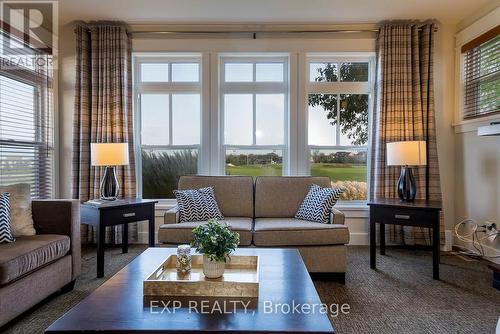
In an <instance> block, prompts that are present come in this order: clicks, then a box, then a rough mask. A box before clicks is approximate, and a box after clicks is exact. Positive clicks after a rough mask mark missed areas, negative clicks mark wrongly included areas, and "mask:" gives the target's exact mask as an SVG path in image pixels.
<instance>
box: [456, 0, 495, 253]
mask: <svg viewBox="0 0 500 334" xmlns="http://www.w3.org/2000/svg"><path fill="white" fill-rule="evenodd" d="M471 17H473V18H474V19H475V20H470V19H466V20H464V22H465V23H466V24H464V23H460V24H459V27H460V28H461V30H460V32H459V33H458V34H457V35H456V58H457V63H458V59H459V56H460V46H461V45H463V44H464V43H467V42H468V41H470V40H472V39H473V38H475V37H477V36H478V35H480V34H482V33H484V32H485V31H487V30H489V29H491V28H493V27H494V26H496V25H497V24H498V21H499V19H500V7H499V6H498V2H497V4H496V7H495V8H491V6H490V7H488V10H486V11H485V10H482V11H480V12H479V14H477V13H473V14H471ZM456 72H457V81H456V92H457V94H456V103H455V108H454V109H455V113H454V116H455V132H456V134H455V147H456V150H455V157H454V160H453V161H454V166H455V223H459V222H460V221H462V220H464V219H473V220H474V221H476V222H477V223H478V224H480V225H481V224H484V222H486V221H490V222H494V223H496V225H497V229H500V136H494V137H479V136H477V127H478V126H481V125H487V124H488V123H489V122H491V121H500V116H499V115H497V116H494V117H490V118H489V119H479V120H477V121H465V122H464V121H462V120H461V110H460V100H459V99H460V97H459V94H458V93H459V92H460V89H461V83H460V77H459V66H457V67H456ZM468 232H470V229H468V228H466V229H465V230H464V233H468ZM483 235H484V234H482V233H481V234H480V236H483ZM469 240H470V239H469ZM470 241H471V240H470ZM455 243H456V244H457V245H460V246H462V247H465V248H468V249H471V250H474V248H473V247H472V243H471V242H462V241H460V240H458V239H456V240H455ZM482 245H483V248H484V250H485V253H486V254H487V255H490V256H499V255H500V237H497V238H496V240H489V239H485V240H483V241H482ZM492 260H493V261H494V262H497V263H500V259H499V258H497V259H492Z"/></svg>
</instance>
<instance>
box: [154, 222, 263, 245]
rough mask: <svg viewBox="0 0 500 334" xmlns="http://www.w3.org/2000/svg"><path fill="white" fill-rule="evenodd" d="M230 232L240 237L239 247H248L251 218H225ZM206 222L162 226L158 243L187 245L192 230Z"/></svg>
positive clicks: (191, 238) (250, 239)
mask: <svg viewBox="0 0 500 334" xmlns="http://www.w3.org/2000/svg"><path fill="white" fill-rule="evenodd" d="M224 222H225V223H227V224H228V225H229V226H230V227H231V230H233V231H236V232H238V234H239V235H240V246H249V245H250V244H251V243H252V227H253V226H252V225H253V223H252V218H246V217H226V218H225V219H224ZM206 223H207V222H185V223H178V224H164V225H161V226H160V229H159V230H158V241H159V242H162V243H165V244H188V243H190V242H191V240H193V232H192V231H193V229H194V228H195V227H198V226H200V225H201V224H206Z"/></svg>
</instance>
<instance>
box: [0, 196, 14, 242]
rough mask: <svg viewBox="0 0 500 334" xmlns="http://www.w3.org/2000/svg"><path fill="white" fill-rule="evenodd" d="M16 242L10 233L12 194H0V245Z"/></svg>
mask: <svg viewBox="0 0 500 334" xmlns="http://www.w3.org/2000/svg"><path fill="white" fill-rule="evenodd" d="M14 241H15V239H14V237H13V236H12V232H11V231H10V194H9V193H3V194H2V193H0V244H1V243H3V242H14Z"/></svg>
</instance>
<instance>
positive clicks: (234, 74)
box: [224, 63, 253, 82]
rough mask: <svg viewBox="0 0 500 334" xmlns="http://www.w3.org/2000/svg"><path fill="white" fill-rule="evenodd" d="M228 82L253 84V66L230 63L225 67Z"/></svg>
mask: <svg viewBox="0 0 500 334" xmlns="http://www.w3.org/2000/svg"><path fill="white" fill-rule="evenodd" d="M224 71H225V81H226V82H252V81H253V64H242V63H228V64H226V65H225V67H224Z"/></svg>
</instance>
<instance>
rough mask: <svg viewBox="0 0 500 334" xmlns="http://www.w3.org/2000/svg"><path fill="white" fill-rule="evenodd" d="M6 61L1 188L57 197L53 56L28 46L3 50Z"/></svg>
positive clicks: (0, 96) (0, 100) (1, 75)
mask: <svg viewBox="0 0 500 334" xmlns="http://www.w3.org/2000/svg"><path fill="white" fill-rule="evenodd" d="M5 38H9V37H7V36H6V35H3V34H1V33H0V45H3V39H5ZM0 58H1V59H0V184H1V185H7V184H13V183H29V184H30V186H31V195H32V197H33V198H50V197H53V195H54V188H53V179H54V176H53V164H54V162H53V159H54V143H53V141H54V136H53V92H52V91H53V90H52V59H51V56H50V55H43V54H38V53H37V52H36V51H35V50H33V49H30V48H28V47H24V48H21V49H16V50H14V51H13V49H4V48H2V49H0Z"/></svg>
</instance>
